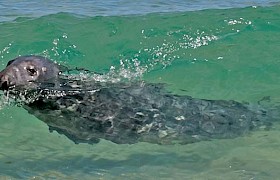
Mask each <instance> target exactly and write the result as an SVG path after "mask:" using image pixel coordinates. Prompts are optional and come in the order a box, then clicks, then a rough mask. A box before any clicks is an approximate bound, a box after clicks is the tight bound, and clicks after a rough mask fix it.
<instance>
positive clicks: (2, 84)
mask: <svg viewBox="0 0 280 180" xmlns="http://www.w3.org/2000/svg"><path fill="white" fill-rule="evenodd" d="M8 79H9V78H8V77H7V76H5V75H1V74H0V90H8V88H9V81H8Z"/></svg>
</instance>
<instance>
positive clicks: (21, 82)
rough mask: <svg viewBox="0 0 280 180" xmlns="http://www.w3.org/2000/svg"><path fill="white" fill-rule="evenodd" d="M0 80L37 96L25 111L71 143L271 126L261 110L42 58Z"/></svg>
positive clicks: (21, 61) (9, 89)
mask: <svg viewBox="0 0 280 180" xmlns="http://www.w3.org/2000/svg"><path fill="white" fill-rule="evenodd" d="M69 77H70V76H69ZM0 80H1V81H0V87H1V89H2V90H3V91H4V92H6V93H9V94H10V95H11V94H12V95H14V96H18V97H21V98H22V97H23V96H24V97H25V98H26V99H28V97H35V98H33V99H32V100H29V101H26V102H24V103H23V107H24V108H25V109H26V110H27V111H28V112H29V113H31V114H33V115H35V116H36V117H37V118H39V119H40V120H42V121H43V122H45V123H46V124H47V125H48V126H49V128H50V131H53V130H55V131H57V132H58V133H60V134H64V135H66V136H67V137H68V138H69V139H71V140H72V141H74V142H75V143H80V142H86V143H97V142H98V141H99V140H100V139H106V140H110V141H112V142H115V143H136V142H140V141H142V142H150V143H159V144H170V143H192V142H196V141H200V140H209V139H211V138H234V137H237V136H240V135H243V134H245V133H247V132H248V131H249V130H251V129H255V128H258V127H264V126H267V125H269V122H268V120H269V117H267V115H266V114H267V113H266V112H265V111H264V110H254V111H253V110H251V109H250V108H249V107H248V106H247V105H246V104H241V103H239V102H236V101H224V100H203V99H195V98H192V97H189V96H178V95H174V94H170V93H168V92H166V91H165V90H164V88H163V85H161V84H151V83H144V82H127V83H124V82H118V83H112V82H105V83H104V82H103V83H102V82H97V81H94V80H86V81H85V80H81V79H77V78H68V76H67V75H63V73H62V74H61V72H60V70H59V66H58V65H57V64H55V63H53V62H52V61H50V60H48V59H46V58H44V57H40V56H23V57H18V58H16V59H14V60H12V61H10V62H9V63H8V65H7V67H6V68H5V69H4V70H3V71H2V72H0Z"/></svg>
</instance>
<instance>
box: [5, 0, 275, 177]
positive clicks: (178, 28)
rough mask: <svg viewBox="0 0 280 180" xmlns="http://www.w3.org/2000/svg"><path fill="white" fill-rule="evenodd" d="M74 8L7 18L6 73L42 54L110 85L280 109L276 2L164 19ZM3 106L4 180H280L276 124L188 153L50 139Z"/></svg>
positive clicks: (34, 122)
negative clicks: (15, 62)
mask: <svg viewBox="0 0 280 180" xmlns="http://www.w3.org/2000/svg"><path fill="white" fill-rule="evenodd" d="M259 3H260V4H261V1H259ZM174 4H175V3H174ZM1 5H2V6H1V7H2V8H3V7H5V4H1ZM218 5H219V4H218ZM218 5H217V7H218ZM266 5H267V6H266ZM6 6H7V5H6ZM36 7H38V6H36ZM102 7H108V5H105V6H102ZM129 7H130V8H132V6H129ZM151 7H153V6H151ZM164 7H165V6H164ZM38 8H39V7H38ZM15 9H16V10H20V9H21V6H19V5H18V6H16V8H15ZM62 9H63V8H62ZM65 9H66V10H65V12H58V11H56V12H50V13H49V12H48V13H46V14H39V15H38V14H37V15H38V16H36V15H34V14H32V13H27V14H24V12H29V11H30V12H33V11H32V9H29V11H16V10H15V11H13V12H16V14H14V16H12V15H11V14H9V13H10V12H8V11H6V15H3V14H2V15H3V16H1V17H2V21H1V22H0V37H1V41H0V68H1V69H3V68H4V67H5V65H6V64H7V62H8V61H9V60H11V59H13V58H15V57H17V56H19V55H26V54H35V55H42V56H46V57H48V58H50V59H53V60H54V61H57V62H59V63H61V64H63V65H66V66H69V67H83V68H86V69H89V70H92V71H96V72H102V73H105V74H106V75H107V76H108V77H109V79H110V77H111V78H120V79H126V80H133V79H135V78H136V79H143V80H145V81H147V82H156V83H164V84H166V88H167V89H168V90H169V91H170V92H171V93H173V94H180V95H190V96H192V97H195V98H203V99H224V100H236V101H239V102H249V103H251V104H257V102H258V101H259V100H261V99H262V98H263V97H266V96H270V99H271V101H270V102H269V103H268V105H267V106H268V107H270V106H271V107H274V106H278V104H279V100H280V96H279V93H278V92H279V90H280V83H279V82H280V71H279V69H280V61H279V52H280V46H279V37H280V18H279V17H280V6H279V5H277V3H270V4H265V5H264V6H249V7H245V5H244V6H242V7H239V6H233V8H228V9H225V8H222V9H218V8H215V9H213V8H212V9H207V8H203V6H199V8H197V9H195V10H191V9H189V11H183V10H180V9H178V8H177V9H176V8H175V10H174V11H177V12H174V11H164V10H163V9H162V11H163V12H164V13H162V12H157V11H155V12H154V11H152V10H151V11H150V12H152V13H146V12H144V11H139V13H135V14H132V13H128V14H121V13H120V12H121V10H119V14H121V15H117V14H118V12H115V14H108V13H105V15H104V16H103V15H102V14H99V15H98V16H96V15H94V14H89V13H84V14H83V13H75V12H73V11H72V10H71V11H70V10H69V8H65ZM68 10H69V11H68ZM34 11H35V10H34ZM36 11H40V12H42V10H41V9H40V8H39V10H38V9H37V10H36ZM61 11H63V10H61ZM115 11H117V10H115ZM2 12H4V11H2ZM2 12H1V13H2ZM77 12H81V11H77ZM89 12H90V11H89ZM97 12H102V11H97ZM108 12H109V11H108ZM7 14H8V15H7ZM41 15H44V16H41ZM3 17H5V18H3ZM4 101H5V99H2V101H1V104H0V114H1V116H0V121H1V126H0V127H1V131H0V141H1V144H0V179H278V178H279V168H278V167H279V165H280V158H279V152H280V150H279V149H280V140H279V137H280V131H279V130H280V128H279V122H277V121H276V122H274V124H273V127H272V129H270V130H269V131H265V130H263V131H262V130H260V131H253V132H251V133H250V134H248V135H245V136H242V137H238V138H235V139H221V140H214V139H213V140H212V141H204V142H199V143H194V144H186V145H155V144H149V143H137V144H132V145H127V144H123V145H119V144H114V143H112V142H109V141H105V140H102V141H101V142H100V143H98V144H94V145H88V144H78V145H77V144H74V143H73V142H71V141H70V140H68V139H67V138H66V137H65V136H63V135H59V134H58V133H56V132H54V133H49V131H48V127H47V125H45V124H44V123H43V122H41V121H40V120H38V119H36V118H35V117H34V116H32V115H30V114H28V113H27V112H26V111H25V110H24V109H23V108H22V107H16V106H12V105H10V106H9V105H7V104H6V103H5V102H4ZM276 118H277V117H276Z"/></svg>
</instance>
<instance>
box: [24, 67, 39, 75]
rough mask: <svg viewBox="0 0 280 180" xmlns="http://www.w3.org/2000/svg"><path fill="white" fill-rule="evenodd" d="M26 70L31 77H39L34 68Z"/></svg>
mask: <svg viewBox="0 0 280 180" xmlns="http://www.w3.org/2000/svg"><path fill="white" fill-rule="evenodd" d="M26 70H27V72H28V74H29V75H30V76H35V75H37V70H36V69H35V68H34V67H27V68H26Z"/></svg>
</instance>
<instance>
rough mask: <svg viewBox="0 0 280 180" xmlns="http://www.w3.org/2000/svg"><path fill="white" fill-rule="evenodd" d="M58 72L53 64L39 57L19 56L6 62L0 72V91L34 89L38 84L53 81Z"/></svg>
mask: <svg viewBox="0 0 280 180" xmlns="http://www.w3.org/2000/svg"><path fill="white" fill-rule="evenodd" d="M59 73H60V70H59V68H58V66H57V64H55V63H54V62H52V61H51V60H49V59H47V58H45V57H41V56H21V57H18V58H15V59H13V60H11V61H9V62H8V64H7V67H6V68H5V69H4V70H3V71H1V72H0V89H1V90H8V89H10V88H16V89H21V88H24V89H30V88H35V87H36V86H37V85H38V83H41V82H48V81H52V80H55V79H56V78H57V77H58V75H59Z"/></svg>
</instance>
